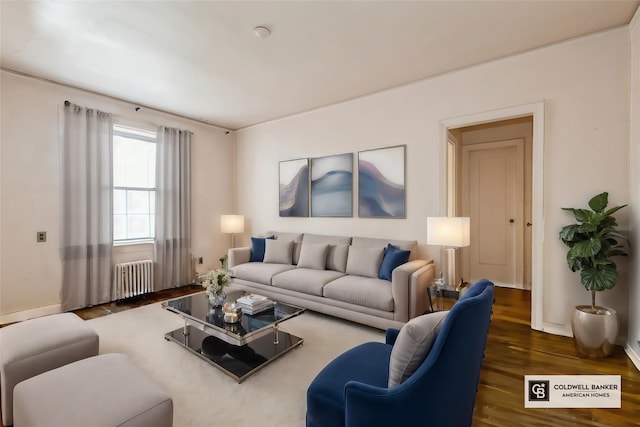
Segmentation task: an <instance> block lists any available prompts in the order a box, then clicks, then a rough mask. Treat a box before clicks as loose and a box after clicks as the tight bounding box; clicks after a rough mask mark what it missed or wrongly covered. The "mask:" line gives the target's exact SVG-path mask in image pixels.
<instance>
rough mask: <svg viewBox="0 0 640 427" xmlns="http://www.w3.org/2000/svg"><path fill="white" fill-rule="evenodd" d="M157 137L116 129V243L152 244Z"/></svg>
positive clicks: (114, 231) (135, 131) (114, 225)
mask: <svg viewBox="0 0 640 427" xmlns="http://www.w3.org/2000/svg"><path fill="white" fill-rule="evenodd" d="M155 187H156V134H155V133H153V132H148V131H144V130H140V129H133V128H128V127H124V126H120V125H115V126H114V127H113V241H114V243H126V242H134V241H145V240H152V239H153V237H154V228H155V204H156V202H155V195H156V191H155V190H156V188H155Z"/></svg>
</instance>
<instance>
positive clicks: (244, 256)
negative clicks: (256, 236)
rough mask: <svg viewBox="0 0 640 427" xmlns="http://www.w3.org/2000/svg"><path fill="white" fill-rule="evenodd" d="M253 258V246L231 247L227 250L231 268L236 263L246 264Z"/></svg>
mask: <svg viewBox="0 0 640 427" xmlns="http://www.w3.org/2000/svg"><path fill="white" fill-rule="evenodd" d="M250 259H251V248H250V247H248V246H247V247H243V248H231V249H229V251H228V252H227V268H228V269H231V268H233V267H235V266H236V265H240V264H246V263H248V262H249V260H250Z"/></svg>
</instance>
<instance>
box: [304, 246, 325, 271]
mask: <svg viewBox="0 0 640 427" xmlns="http://www.w3.org/2000/svg"><path fill="white" fill-rule="evenodd" d="M328 248H329V245H323V244H321V243H303V244H302V246H301V248H300V259H299V260H298V268H312V269H314V270H324V267H325V264H326V261H327V249H328Z"/></svg>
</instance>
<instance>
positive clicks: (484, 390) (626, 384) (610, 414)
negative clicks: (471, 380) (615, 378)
mask: <svg viewBox="0 0 640 427" xmlns="http://www.w3.org/2000/svg"><path fill="white" fill-rule="evenodd" d="M530 313H531V294H530V292H528V291H521V290H517V289H506V288H496V296H495V304H494V310H493V317H492V321H491V327H490V329H489V336H488V340H487V348H486V351H485V359H484V363H483V366H482V372H481V374H480V385H479V387H478V395H477V398H476V406H475V411H474V417H473V425H474V426H478V427H480V426H554V427H556V426H567V427H568V426H607V427H624V426H639V425H640V372H638V370H637V369H636V368H635V366H634V365H633V363H632V362H631V361H630V360H629V358H628V356H627V355H626V353H625V352H624V350H623V348H622V347H616V349H615V351H614V353H613V355H612V356H611V357H609V358H606V359H589V358H586V357H583V356H580V355H579V354H578V352H577V351H576V350H575V348H574V346H573V339H572V338H567V337H561V336H556V335H550V334H547V333H544V332H538V331H534V330H532V329H531V327H530V324H531V323H530ZM525 375H621V376H622V408H621V409H525V407H524V376H525Z"/></svg>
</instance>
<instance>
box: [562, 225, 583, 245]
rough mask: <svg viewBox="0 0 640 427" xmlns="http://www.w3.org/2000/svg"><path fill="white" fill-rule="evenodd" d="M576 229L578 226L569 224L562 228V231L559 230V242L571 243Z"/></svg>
mask: <svg viewBox="0 0 640 427" xmlns="http://www.w3.org/2000/svg"><path fill="white" fill-rule="evenodd" d="M578 227H579V225H578V224H571V225H567V226H565V227H562V230H560V240H562V241H563V242H564V243H567V242H571V241H573V240H574V236H575V234H576V231H577V229H578Z"/></svg>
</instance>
